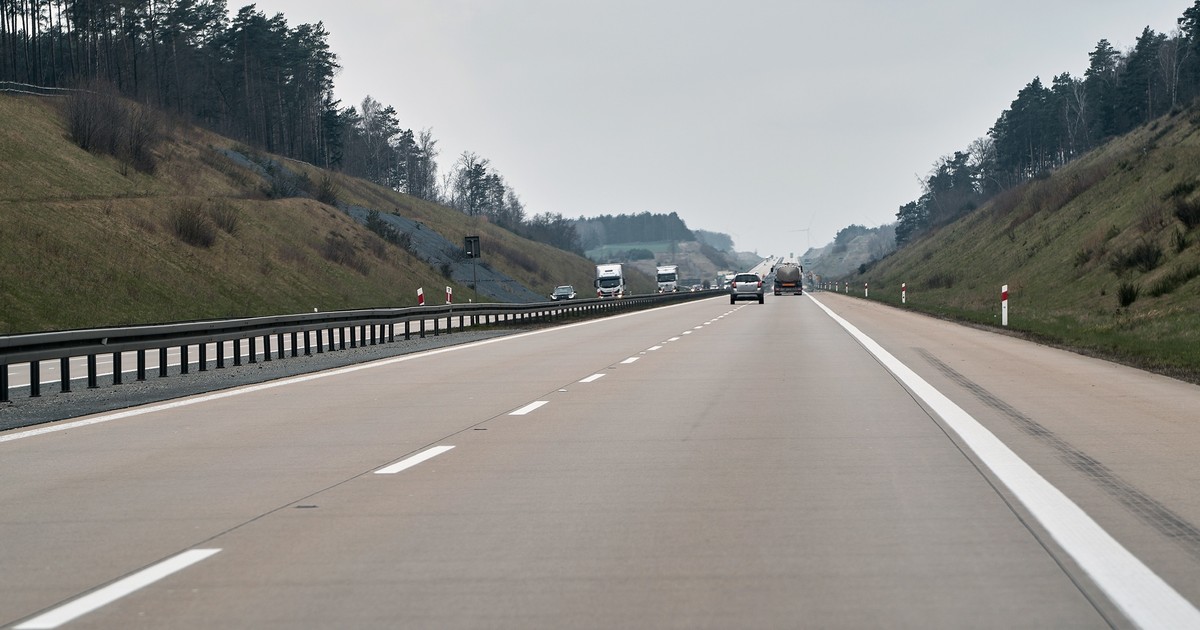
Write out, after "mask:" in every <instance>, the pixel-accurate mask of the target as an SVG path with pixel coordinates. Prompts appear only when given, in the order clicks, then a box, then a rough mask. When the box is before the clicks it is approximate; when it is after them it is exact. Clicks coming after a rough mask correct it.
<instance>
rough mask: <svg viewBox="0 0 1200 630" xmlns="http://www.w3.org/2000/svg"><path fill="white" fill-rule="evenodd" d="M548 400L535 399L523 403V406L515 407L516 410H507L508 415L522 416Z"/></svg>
mask: <svg viewBox="0 0 1200 630" xmlns="http://www.w3.org/2000/svg"><path fill="white" fill-rule="evenodd" d="M548 402H550V401H549V400H535V401H533V402H531V403H529V404H528V405H525V406H524V407H521V408H520V409H517V410H516V411H511V412H509V414H508V415H510V416H523V415H525V414H527V413H529V412H530V411H533V410H534V409H537V408H538V407H541V406H542V405H544V404H546V403H548Z"/></svg>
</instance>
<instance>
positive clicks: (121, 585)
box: [14, 549, 221, 630]
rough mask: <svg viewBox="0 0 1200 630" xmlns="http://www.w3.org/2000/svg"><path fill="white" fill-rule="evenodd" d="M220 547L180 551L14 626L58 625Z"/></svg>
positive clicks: (23, 629) (30, 629)
mask: <svg viewBox="0 0 1200 630" xmlns="http://www.w3.org/2000/svg"><path fill="white" fill-rule="evenodd" d="M219 551H221V550H220V549H192V550H189V551H185V552H183V553H181V554H179V555H176V556H173V557H171V558H167V559H166V560H163V561H162V562H160V563H158V564H156V565H154V566H151V567H148V568H146V569H143V570H141V571H138V572H137V573H134V574H133V575H131V576H129V577H126V578H124V579H121V580H117V581H116V582H113V583H112V584H109V585H108V586H105V587H104V588H102V589H100V590H97V591H93V592H91V593H89V594H87V595H84V596H83V597H80V598H79V599H76V600H75V601H72V602H69V603H67V604H63V605H62V606H59V607H58V608H55V609H54V610H51V611H49V612H47V613H44V614H41V615H38V616H37V617H34V618H33V619H30V620H29V621H26V622H25V623H23V624H21V625H19V626H15V628H14V630H47V629H49V628H57V627H59V626H61V625H63V624H64V623H67V622H69V621H72V620H74V619H76V618H78V617H81V616H83V615H86V614H88V613H90V612H92V611H94V610H96V609H98V608H101V607H103V606H106V605H108V604H111V603H112V602H115V601H116V600H118V599H121V598H122V597H125V596H126V595H129V594H130V593H133V592H136V591H138V590H141V589H143V588H145V587H147V586H149V585H151V584H153V583H155V582H157V581H159V580H161V579H163V578H165V577H167V576H168V575H171V574H172V573H175V572H176V571H180V570H182V569H186V568H187V567H189V566H191V565H193V564H196V563H197V562H200V561H201V560H204V559H205V558H207V557H209V556H211V555H213V554H215V553H217V552H219Z"/></svg>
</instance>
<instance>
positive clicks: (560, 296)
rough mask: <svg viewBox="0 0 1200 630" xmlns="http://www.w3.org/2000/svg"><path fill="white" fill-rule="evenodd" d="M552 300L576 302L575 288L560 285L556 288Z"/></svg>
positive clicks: (551, 295) (551, 296)
mask: <svg viewBox="0 0 1200 630" xmlns="http://www.w3.org/2000/svg"><path fill="white" fill-rule="evenodd" d="M550 299H551V300H574V299H575V287H573V286H571V285H569V284H563V285H559V286H557V287H554V293H551V294H550Z"/></svg>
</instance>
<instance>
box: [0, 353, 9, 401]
mask: <svg viewBox="0 0 1200 630" xmlns="http://www.w3.org/2000/svg"><path fill="white" fill-rule="evenodd" d="M6 402H9V400H8V364H7V363H0V403H6Z"/></svg>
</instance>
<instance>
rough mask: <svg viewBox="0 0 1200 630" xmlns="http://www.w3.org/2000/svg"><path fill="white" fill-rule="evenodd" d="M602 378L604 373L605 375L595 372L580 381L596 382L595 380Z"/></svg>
mask: <svg viewBox="0 0 1200 630" xmlns="http://www.w3.org/2000/svg"><path fill="white" fill-rule="evenodd" d="M602 378H604V375H603V374H593V375H591V376H589V377H587V378H582V379H579V382H580V383H591V382H594V381H598V380H600V379H602Z"/></svg>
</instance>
